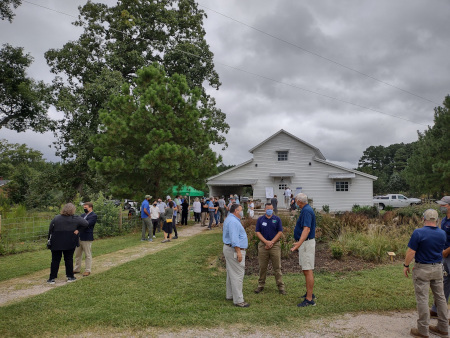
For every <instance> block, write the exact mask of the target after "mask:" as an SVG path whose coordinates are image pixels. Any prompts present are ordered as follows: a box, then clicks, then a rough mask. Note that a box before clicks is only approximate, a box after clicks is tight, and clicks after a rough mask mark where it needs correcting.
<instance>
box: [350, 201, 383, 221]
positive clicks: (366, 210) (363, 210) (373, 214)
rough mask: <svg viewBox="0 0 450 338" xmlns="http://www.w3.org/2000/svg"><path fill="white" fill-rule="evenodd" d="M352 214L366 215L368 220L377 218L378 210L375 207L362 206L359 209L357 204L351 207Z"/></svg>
mask: <svg viewBox="0 0 450 338" xmlns="http://www.w3.org/2000/svg"><path fill="white" fill-rule="evenodd" d="M352 212H354V213H356V214H362V215H366V216H367V217H369V218H377V217H378V214H379V211H378V208H377V207H375V206H370V205H364V206H362V207H361V206H359V205H358V204H355V205H353V207H352Z"/></svg>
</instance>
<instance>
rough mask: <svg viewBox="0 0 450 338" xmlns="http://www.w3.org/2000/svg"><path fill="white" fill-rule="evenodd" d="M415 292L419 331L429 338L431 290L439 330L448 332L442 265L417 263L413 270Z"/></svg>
mask: <svg viewBox="0 0 450 338" xmlns="http://www.w3.org/2000/svg"><path fill="white" fill-rule="evenodd" d="M412 276H413V283H414V291H415V293H416V302H417V312H418V314H419V319H418V320H417V329H418V330H419V333H420V334H423V335H424V336H428V325H429V323H430V310H429V308H428V294H429V289H430V288H431V291H432V292H433V296H434V301H435V303H436V308H437V314H438V324H437V327H438V329H439V330H441V331H444V332H447V331H448V319H447V302H446V301H445V296H444V284H443V273H442V265H441V264H434V265H433V264H421V263H416V264H415V265H414V269H413V273H412Z"/></svg>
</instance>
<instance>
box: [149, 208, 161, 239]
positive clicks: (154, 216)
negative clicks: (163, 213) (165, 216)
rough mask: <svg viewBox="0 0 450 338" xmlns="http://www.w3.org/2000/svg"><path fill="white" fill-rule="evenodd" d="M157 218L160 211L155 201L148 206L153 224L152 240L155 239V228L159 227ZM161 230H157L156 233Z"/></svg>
mask: <svg viewBox="0 0 450 338" xmlns="http://www.w3.org/2000/svg"><path fill="white" fill-rule="evenodd" d="M159 216H160V210H159V207H158V203H157V202H156V200H155V201H153V204H152V205H151V206H150V217H151V219H152V223H153V238H156V236H155V233H156V228H157V227H158V225H159ZM160 231H161V229H158V232H160Z"/></svg>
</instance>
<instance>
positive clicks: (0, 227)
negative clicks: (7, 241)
mask: <svg viewBox="0 0 450 338" xmlns="http://www.w3.org/2000/svg"><path fill="white" fill-rule="evenodd" d="M1 237H2V215H1V214H0V238H1Z"/></svg>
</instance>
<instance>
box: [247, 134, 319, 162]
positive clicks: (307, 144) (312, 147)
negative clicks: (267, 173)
mask: <svg viewBox="0 0 450 338" xmlns="http://www.w3.org/2000/svg"><path fill="white" fill-rule="evenodd" d="M281 133H284V134H286V135H288V136H290V137H292V138H293V139H294V140H296V141H298V142H300V143H303V144H304V145H306V146H308V147H310V148H311V149H313V150H314V152H315V154H316V157H318V158H320V159H322V160H325V156H323V154H322V153H321V152H320V150H319V149H318V148H316V147H314V146H313V145H311V144H309V143H308V142H305V141H303V140H302V139H299V138H298V137H297V136H294V135H292V134H291V133H288V132H287V131H286V130H284V129H280V130H279V131H278V132H276V133H275V134H273V135H272V136H270V137H269V138H267V139H265V140H264V141H262V142H261V143H259V144H258V145H256V146H254V147H253V148H252V149H250V150H249V152H250V153H252V154H253V151H254V150H255V149H257V148H259V147H261V146H262V145H263V144H264V143H266V142H268V141H270V140H271V139H273V138H274V137H275V136H277V135H279V134H281Z"/></svg>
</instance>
